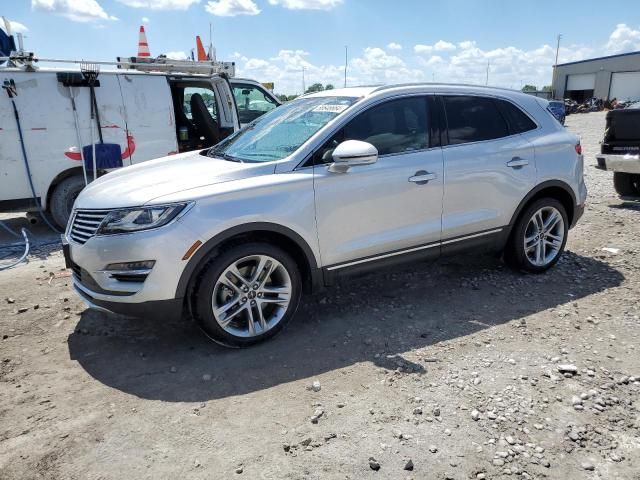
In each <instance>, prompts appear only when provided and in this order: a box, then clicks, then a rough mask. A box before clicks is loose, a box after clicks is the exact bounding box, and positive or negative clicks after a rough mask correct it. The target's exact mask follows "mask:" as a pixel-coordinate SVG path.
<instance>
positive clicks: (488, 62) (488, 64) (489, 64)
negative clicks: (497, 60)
mask: <svg viewBox="0 0 640 480" xmlns="http://www.w3.org/2000/svg"><path fill="white" fill-rule="evenodd" d="M490 66H491V61H490V60H487V80H486V81H485V85H489V67H490Z"/></svg>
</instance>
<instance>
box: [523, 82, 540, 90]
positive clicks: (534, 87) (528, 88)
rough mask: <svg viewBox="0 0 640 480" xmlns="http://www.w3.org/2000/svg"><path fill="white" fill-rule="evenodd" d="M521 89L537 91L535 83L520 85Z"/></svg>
mask: <svg viewBox="0 0 640 480" xmlns="http://www.w3.org/2000/svg"><path fill="white" fill-rule="evenodd" d="M522 91H523V92H536V91H538V87H536V86H535V85H529V84H526V85H525V86H524V87H522Z"/></svg>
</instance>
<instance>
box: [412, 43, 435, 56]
mask: <svg viewBox="0 0 640 480" xmlns="http://www.w3.org/2000/svg"><path fill="white" fill-rule="evenodd" d="M413 51H414V52H416V53H417V54H418V55H428V54H431V52H433V47H432V46H431V45H422V44H418V45H415V46H414V47H413Z"/></svg>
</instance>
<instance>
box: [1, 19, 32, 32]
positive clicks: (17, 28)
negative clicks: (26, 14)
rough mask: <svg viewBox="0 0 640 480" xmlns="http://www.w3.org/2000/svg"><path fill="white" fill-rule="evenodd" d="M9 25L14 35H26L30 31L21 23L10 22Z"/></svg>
mask: <svg viewBox="0 0 640 480" xmlns="http://www.w3.org/2000/svg"><path fill="white" fill-rule="evenodd" d="M9 25H10V27H11V32H12V33H26V32H28V31H29V29H28V28H27V27H26V26H25V25H24V24H22V23H20V22H16V21H13V20H9ZM2 27H4V25H2Z"/></svg>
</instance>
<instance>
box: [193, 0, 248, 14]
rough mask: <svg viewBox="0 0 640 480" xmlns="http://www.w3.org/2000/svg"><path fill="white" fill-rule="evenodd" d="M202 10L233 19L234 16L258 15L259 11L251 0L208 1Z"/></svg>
mask: <svg viewBox="0 0 640 480" xmlns="http://www.w3.org/2000/svg"><path fill="white" fill-rule="evenodd" d="M204 9H205V10H206V11H207V12H209V13H210V14H212V15H216V16H218V17H235V16H236V15H258V14H259V13H260V9H259V8H258V6H257V5H256V4H255V2H254V1H253V0H218V1H209V2H207V4H206V5H205V7H204Z"/></svg>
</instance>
